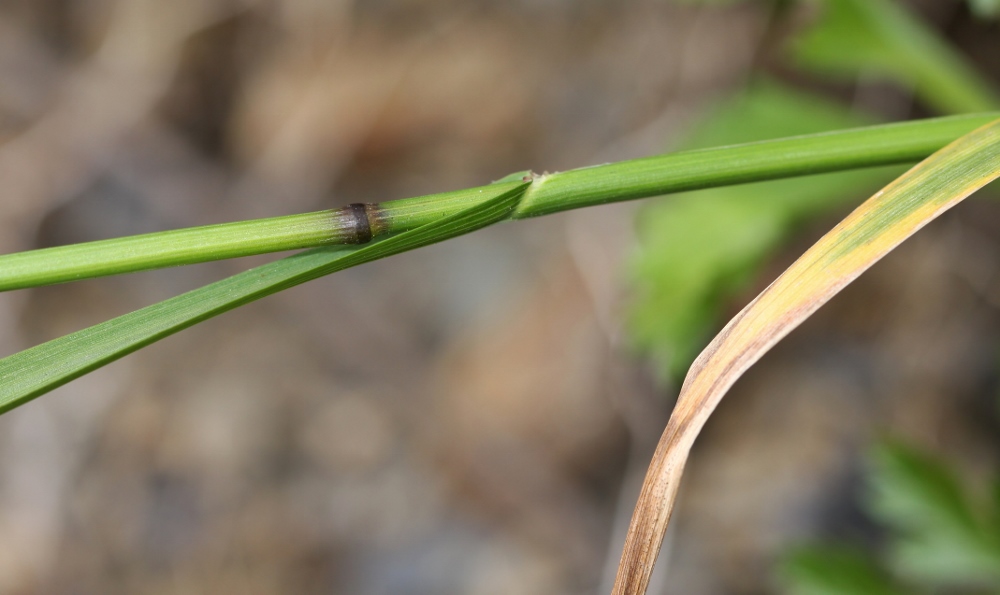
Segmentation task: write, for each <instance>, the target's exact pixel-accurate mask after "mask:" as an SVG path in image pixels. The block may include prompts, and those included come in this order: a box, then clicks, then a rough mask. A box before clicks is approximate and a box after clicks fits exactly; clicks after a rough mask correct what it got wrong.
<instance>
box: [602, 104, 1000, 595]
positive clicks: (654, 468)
mask: <svg viewBox="0 0 1000 595" xmlns="http://www.w3.org/2000/svg"><path fill="white" fill-rule="evenodd" d="M997 177H1000V121H996V122H993V123H991V124H987V125H986V126H983V127H982V128H979V129H977V130H975V131H973V132H971V133H969V134H968V135H966V136H964V137H962V138H960V139H958V140H957V141H955V142H953V143H952V144H950V145H948V146H946V147H945V148H943V149H941V150H940V151H938V152H937V153H934V154H933V155H931V156H930V157H928V158H927V159H926V160H924V161H923V162H921V163H920V164H918V165H917V166H915V167H914V168H912V169H911V170H909V171H908V172H906V173H905V174H903V175H902V176H900V177H899V178H898V179H896V180H895V181H894V182H892V183H891V184H889V185H888V186H887V187H886V188H884V189H883V190H881V191H880V192H878V193H877V194H875V196H873V197H872V198H870V199H868V200H867V201H866V202H865V203H864V204H862V205H861V206H860V207H858V208H857V209H856V210H855V211H854V212H853V213H851V214H850V215H849V216H848V217H847V218H845V219H844V220H843V221H842V222H841V223H840V224H838V225H837V226H836V227H834V228H833V229H832V230H831V231H830V232H829V233H827V234H826V235H825V236H824V237H823V238H821V239H820V240H819V241H818V242H817V243H816V244H815V245H813V246H812V247H811V248H810V249H809V250H808V251H806V253H805V254H803V255H802V257H800V258H799V259H798V260H797V261H796V262H795V263H794V264H792V266H791V267H789V268H788V270H786V271H785V272H784V273H783V274H782V275H781V276H780V277H778V279H777V280H775V281H774V283H772V284H771V285H770V286H769V287H768V288H767V289H765V290H764V291H763V292H762V293H761V294H760V295H759V296H757V298H756V299H754V300H753V301H752V302H750V304H748V305H747V306H746V307H745V308H744V309H743V310H742V311H741V312H740V313H739V314H738V315H737V316H736V317H735V318H733V319H732V320H731V321H730V322H729V324H727V325H726V327H725V328H724V329H723V330H722V332H720V333H719V334H718V335H717V336H716V338H715V339H714V340H713V341H712V342H711V343H710V344H709V345H708V347H706V348H705V350H704V351H703V352H702V353H701V355H699V356H698V358H697V359H696V360H695V362H694V363H693V364H692V366H691V368H690V370H689V371H688V375H687V378H686V379H685V381H684V385H683V386H682V388H681V393H680V396H679V397H678V400H677V405H676V407H675V408H674V412H673V414H672V415H671V418H670V421H669V422H668V423H667V428H666V429H665V430H664V433H663V436H662V437H661V439H660V443H659V445H658V446H657V449H656V452H655V454H654V455H653V461H652V463H651V464H650V467H649V471H648V472H647V474H646V479H645V482H644V484H643V488H642V491H641V493H640V495H639V501H638V503H637V504H636V510H635V513H634V515H633V517H632V523H631V525H630V527H629V532H628V536H627V538H626V541H625V549H624V551H623V553H622V559H621V562H620V564H619V567H618V577H617V579H616V581H615V587H614V589H613V591H612V593H613V595H639V594H641V593H645V590H646V586H647V584H648V582H649V576H650V574H651V572H652V569H653V564H654V562H655V559H656V555H657V553H658V552H659V548H660V544H661V542H662V540H663V535H664V533H665V532H666V528H667V523H668V522H669V519H670V514H671V511H672V509H673V505H674V500H675V498H676V495H677V489H678V486H679V482H680V478H681V475H682V473H683V470H684V464H685V462H686V461H687V456H688V452H689V451H690V449H691V446H692V444H693V443H694V440H695V438H696V437H697V435H698V433H699V432H700V431H701V428H702V426H704V424H705V421H706V420H707V419H708V416H709V415H711V413H712V411H713V410H714V409H715V407H716V406H717V405H718V403H719V401H720V400H721V399H722V397H723V396H724V395H725V393H726V391H728V390H729V388H730V387H731V386H732V385H733V383H734V382H736V380H737V379H738V378H739V377H740V376H741V375H742V374H743V372H745V371H746V369H747V368H749V367H750V366H751V365H753V363H755V362H756V361H757V360H758V359H760V357H761V356H762V355H763V354H764V353H766V352H767V351H768V350H769V349H770V348H771V347H772V346H773V345H774V344H775V343H777V342H778V341H779V340H781V339H782V338H783V337H784V336H785V335H787V334H788V333H789V332H791V331H792V329H794V328H795V327H797V326H798V325H799V324H801V322H802V321H803V320H805V319H806V318H808V317H809V316H810V315H811V314H812V313H813V312H815V311H816V310H817V309H818V308H819V307H820V306H822V305H823V304H825V303H826V302H827V301H829V300H830V298H832V297H833V296H834V295H836V294H837V292H839V291H840V290H841V289H843V288H844V286H846V285H847V284H848V283H850V282H851V281H853V280H854V279H856V278H857V277H858V276H859V275H860V274H861V273H863V272H864V271H865V270H867V269H868V268H869V267H871V266H872V265H873V264H874V263H875V262H877V261H878V260H879V259H881V258H882V257H883V256H885V255H886V254H887V253H888V252H889V251H891V250H892V249H893V248H895V247H896V246H898V245H899V244H900V243H901V242H902V241H903V240H905V239H906V238H908V237H909V236H911V235H913V234H914V233H915V232H916V231H918V230H919V229H920V228H921V227H923V226H924V225H926V224H927V223H928V222H930V221H931V220H933V219H934V218H935V217H937V216H938V215H940V214H941V213H942V212H944V211H945V210H947V209H949V208H951V207H952V206H954V205H955V204H957V203H958V202H959V201H961V200H962V199H964V198H966V197H967V196H969V195H970V194H972V193H973V192H975V191H976V190H978V189H979V188H982V187H983V186H985V185H986V184H988V183H989V182H991V181H992V180H994V179H996V178H997Z"/></svg>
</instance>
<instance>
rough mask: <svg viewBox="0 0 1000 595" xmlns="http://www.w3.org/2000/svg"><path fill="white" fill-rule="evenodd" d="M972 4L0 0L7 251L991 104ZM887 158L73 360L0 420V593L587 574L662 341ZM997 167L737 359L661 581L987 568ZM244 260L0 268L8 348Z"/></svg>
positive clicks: (561, 221)
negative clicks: (737, 377) (987, 184)
mask: <svg viewBox="0 0 1000 595" xmlns="http://www.w3.org/2000/svg"><path fill="white" fill-rule="evenodd" d="M998 16H1000V2H997V1H996V0H975V1H973V0H969V1H964V0H920V1H906V2H904V1H890V0H877V1H876V0H825V1H822V2H819V1H805V0H802V1H792V0H783V1H782V0H774V1H769V0H746V1H742V2H741V1H736V0H733V1H728V2H723V1H715V2H708V1H703V2H696V1H687V2H680V1H668V0H618V1H612V0H516V1H504V2H501V1H488V0H480V1H478V2H468V1H461V0H355V1H353V2H352V1H349V0H323V1H321V0H284V1H273V0H175V1H173V2H162V1H159V2H158V1H156V0H117V1H115V0H5V1H4V2H0V187H2V188H3V192H2V198H0V250H2V251H4V252H14V251H18V250H26V249H31V248H39V247H45V246H53V245H61V244H67V243H72V242H80V241H87V240H94V239H101V238H106V237H114V236H121V235H128V234H135V233H144V232H150V231H157V230H165V229H172V228H178V227H187V226H194V225H202V224H208V223H216V222H223V221H234V220H240V219H246V218H253V217H265V216H276V215H282V214H290V213H297V212H305V211H310V210H319V209H324V208H331V207H334V206H338V205H343V204H347V203H351V202H378V201H383V200H390V199H396V198H404V197H408V196H416V195H420V194H427V193H432V192H439V191H445V190H451V189H458V188H462V187H467V186H474V185H480V184H484V183H488V182H489V181H490V180H495V179H499V178H501V177H503V176H504V175H506V174H508V173H510V172H511V171H517V170H523V169H528V168H531V169H534V170H535V171H559V170H563V169H569V168H573V167H580V166H584V165H590V164H595V163H602V162H607V161H614V160H619V159H628V158H633V157H639V156H644V155H649V154H655V153H660V152H664V151H666V150H672V149H679V148H686V147H694V146H709V145H718V144H725V143H733V142H743V141H749V140H756V139H761V138H768V137H779V136H787V135H792V134H800V133H808V132H815V131H821V130H827V129H835V128H842V127H846V126H856V125H864V124H868V123H876V122H880V121H895V120H905V119H909V118H916V117H927V116H933V115H945V114H952V113H960V112H969V111H987V110H991V109H992V110H995V109H998V107H1000V92H998V88H1000V24H998ZM901 171H902V169H901V168H882V169H879V170H873V171H864V172H853V173H846V174H836V175H825V176H815V177H813V178H810V179H804V180H790V181H783V182H774V183H768V184H755V185H750V186H742V187H734V188H729V189H720V190H713V191H703V192H698V193H690V194H687V195H680V196H676V197H670V198H666V199H659V200H652V201H643V202H640V203H629V204H617V205H608V206H602V207H597V208H591V209H586V210H581V211H578V212H571V213H564V214H560V215H554V216H550V217H545V218H541V219H536V220H530V221H523V222H518V223H516V224H504V225H500V226H497V227H494V228H490V229H487V230H484V231H481V232H477V233H475V234H472V235H471V236H468V237H464V238H459V239H456V240H453V241H450V242H447V243H445V244H442V245H438V246H433V247H429V248H424V249H421V250H419V251H417V252H413V253H408V254H404V255H401V256H397V257H394V258H391V259H388V260H385V261H381V262H376V263H372V264H367V265H365V266H363V267H360V268H357V269H351V270H347V271H344V272H342V273H338V274H336V275H334V276H331V277H328V278H324V279H320V280H318V281H314V282H312V283H309V284H307V285H305V286H301V287H298V288H295V289H292V290H289V291H286V292H284V293H282V294H279V295H276V296H273V297H270V298H268V299H266V300H263V301H261V302H258V303H254V304H251V305H249V306H246V307H243V308H241V309H239V310H236V311H234V312H231V313H228V314H226V315H224V316H222V317H220V318H218V319H214V320H211V321H209V322H206V323H204V324H201V325H198V326H197V327H194V328H191V329H189V330H187V331H184V332H182V333H180V334H179V335H176V336H174V337H170V338H168V339H166V340H164V341H162V342H160V343H158V344H156V345H153V346H151V347H149V348H147V349H144V350H142V351H140V352H138V353H136V354H134V355H131V356H129V357H127V358H125V359H123V360H122V361H119V362H117V363H115V364H113V365H111V366H109V367H107V368H104V369H102V370H100V371H98V372H96V373H93V374H91V375H89V376H86V377H84V378H81V379H80V380H77V381H74V382H72V383H71V384H69V385H67V386H65V387H63V388H61V389H59V390H57V391H55V392H54V393H52V394H49V395H46V396H44V397H42V398H40V399H38V400H36V401H34V402H32V403H30V404H28V405H26V406H24V407H21V408H20V409H17V410H14V411H12V412H10V413H7V414H5V415H4V416H3V417H2V418H0V592H2V593H13V594H35V593H46V594H47V593H54V594H63V593H66V594H78V593H79V594H90V593H102V594H103V593H150V594H160V593H240V594H257V593H259V594H270V593H350V594H358V595H368V594H371V595H376V594H413V595H418V594H420V595H422V594H450V593H455V594H459V593H469V594H476V595H487V594H508V593H517V594H536V593H537V594H555V593H606V592H608V591H609V590H610V585H611V580H612V579H613V576H614V570H615V567H616V565H617V562H618V557H619V554H620V551H621V546H622V542H623V538H624V537H623V536H624V529H625V526H626V524H627V522H628V519H629V516H630V515H631V511H632V507H633V505H634V502H635V497H636V493H637V489H638V484H639V481H641V478H642V475H643V474H644V472H645V469H646V466H647V464H648V462H649V458H650V454H651V452H652V448H653V445H654V444H655V442H656V440H657V439H658V437H659V434H660V432H661V430H662V428H663V426H664V424H665V422H666V419H667V416H668V415H669V410H670V407H671V405H672V402H673V399H674V397H675V396H676V392H677V387H678V384H679V380H680V379H681V378H682V377H683V373H684V371H685V369H686V367H687V365H688V364H689V363H690V361H691V359H692V358H693V357H694V355H695V354H696V353H697V352H698V351H699V350H700V349H701V348H702V347H703V346H704V345H705V344H706V343H707V341H708V340H709V339H710V338H711V336H712V335H713V334H714V333H715V332H716V331H717V330H718V329H719V328H721V326H722V325H723V324H724V323H725V321H726V320H727V319H728V317H729V316H731V315H733V314H735V312H737V311H738V310H739V309H740V308H741V307H742V306H743V305H744V304H745V303H746V302H747V301H748V300H749V299H751V298H752V297H753V296H754V295H755V294H756V293H757V292H758V291H760V290H761V289H762V288H763V287H765V286H766V285H767V284H768V283H769V282H770V281H771V280H772V279H773V278H774V277H775V276H776V275H777V274H779V273H780V272H781V270H783V268H784V267H785V266H787V265H788V264H789V263H791V261H792V260H794V258H795V257H796V256H797V255H798V254H800V253H801V252H802V251H803V250H804V249H805V248H807V247H808V246H809V245H810V244H811V243H812V242H813V241H814V240H815V239H817V238H818V237H819V236H820V235H821V234H822V233H823V232H824V230H826V229H828V228H829V227H831V226H832V225H833V224H834V223H835V222H836V221H837V220H838V219H839V218H840V217H842V216H843V215H844V214H845V213H846V212H848V211H849V209H850V208H851V207H852V205H855V204H857V203H859V202H860V201H861V200H863V199H864V198H865V197H866V196H867V195H869V194H870V193H871V192H872V191H873V190H875V189H877V188H878V187H879V186H880V185H882V184H885V183H886V182H888V181H889V180H891V179H892V177H893V176H894V175H897V174H898V173H900V172H901ZM990 196H991V193H990V189H987V190H986V191H984V192H982V193H980V195H979V196H978V197H977V198H974V199H972V200H970V201H968V202H967V203H966V204H963V205H961V206H959V207H958V208H956V209H955V210H954V211H953V212H951V213H949V214H947V215H946V216H944V217H942V218H941V219H940V220H938V221H937V222H935V223H934V224H932V225H931V226H929V227H928V228H927V229H926V230H924V231H922V232H921V233H920V234H918V235H917V236H916V237H915V238H913V239H912V240H910V241H909V242H907V243H906V244H905V245H904V246H903V247H902V248H900V249H899V250H897V251H896V252H894V253H893V254H891V255H890V256H889V257H888V258H886V260H885V261H884V262H882V263H880V264H879V265H877V266H876V267H875V268H874V269H873V270H872V271H871V272H869V273H867V274H866V275H864V276H863V277H862V278H861V279H860V280H859V281H858V282H857V283H855V284H854V285H853V286H851V287H850V288H848V289H847V290H846V291H845V292H844V293H843V294H842V295H841V296H839V297H837V298H836V299H835V300H834V301H833V302H832V303H831V304H830V305H828V306H827V307H825V308H824V309H822V310H821V311H820V312H819V313H818V314H817V315H816V316H815V317H814V318H813V319H811V320H810V321H808V322H807V323H806V324H805V325H804V326H803V327H802V328H800V329H799V330H797V331H796V332H795V333H793V334H792V335H791V336H790V337H789V338H788V339H786V340H785V341H784V342H783V343H782V344H780V345H779V346H778V347H777V348H776V349H775V350H774V351H773V352H772V353H771V354H769V355H768V356H766V357H765V358H764V360H763V361H762V362H761V363H760V364H759V365H757V366H756V367H755V368H754V369H753V370H751V371H750V373H749V374H747V376H746V377H745V378H744V379H743V380H742V381H740V382H739V384H738V385H737V386H736V387H735V388H734V390H733V391H732V392H731V394H730V395H729V396H728V397H727V399H726V400H725V401H724V403H723V404H722V406H721V407H720V408H719V410H718V412H717V413H716V414H715V416H714V418H713V419H712V421H710V423H709V424H708V427H707V429H706V431H705V433H704V434H703V436H702V437H701V438H700V439H699V443H698V444H697V445H696V448H695V451H694V454H693V457H692V460H691V462H690V463H689V465H688V471H687V476H686V485H685V486H684V488H683V491H682V496H681V501H680V504H679V507H678V509H677V511H676V513H675V517H674V518H675V521H676V522H675V523H674V527H673V529H672V530H671V532H670V535H669V536H668V540H667V543H666V544H665V546H664V549H663V552H662V554H661V557H660V561H659V563H658V566H657V568H658V571H657V574H656V577H655V579H654V583H653V585H652V587H651V589H650V592H651V593H666V592H669V593H684V594H693V595H701V594H716V593H718V594H755V593H786V592H787V593H830V594H836V593H906V592H910V593H912V592H923V591H921V589H923V590H924V591H926V592H933V593H990V592H996V590H997V588H1000V583H998V582H997V581H998V580H1000V579H998V575H1000V520H998V519H1000V509H998V507H1000V498H997V497H992V496H990V495H989V494H990V493H991V492H990V486H991V485H993V484H994V483H996V479H995V478H996V476H997V472H998V470H1000V460H998V458H1000V457H998V455H1000V423H998V422H1000V409H998V403H1000V402H998V392H997V391H998V388H1000V358H998V355H1000V352H998V346H1000V342H998V337H1000V310H998V308H1000V243H998V240H997V238H998V237H1000V236H998V234H997V232H998V231H1000V204H998V202H997V201H996V198H995V197H996V196H997V191H996V188H995V185H994V189H993V191H992V196H993V197H994V198H991V197H990ZM272 258H273V257H254V258H248V259H241V260H237V261H231V262H219V263H212V264H205V265H198V266H193V267H185V268H181V269H170V270H163V271H157V272H149V273H142V274H136V275H129V276H123V277H117V278H109V279H101V280H94V281H86V282H81V283H76V284H70V285H61V286H54V287H48V288H40V289H35V290H29V291H19V292H14V293H6V294H0V329H2V332H0V349H2V353H3V354H4V355H6V354H10V353H13V352H15V351H17V350H20V349H23V348H26V347H29V346H31V345H35V344H37V343H40V342H42V341H45V340H48V339H51V338H55V337H57V336H60V335H63V334H65V333H68V332H71V331H74V330H77V329H80V328H83V327H86V326H88V325H91V324H94V323H97V322H100V321H103V320H106V319H108V318H111V317H113V316H116V315H119V314H123V313H125V312H128V311H131V310H134V309H137V308H140V307H142V306H145V305H148V304H151V303H155V302H156V301H159V300H162V299H165V298H167V297H170V296H173V295H177V294H178V293H181V292H183V291H185V290H188V289H192V288H195V287H198V286H200V285H203V284H205V283H208V282H211V281H213V280H216V279H220V278H223V277H225V276H227V275H230V274H234V273H236V272H238V271H241V270H244V269H246V268H248V267H250V266H253V265H255V264H260V263H263V262H266V261H268V260H270V259H272ZM887 437H889V439H890V440H891V441H889V442H887V441H886V438H887Z"/></svg>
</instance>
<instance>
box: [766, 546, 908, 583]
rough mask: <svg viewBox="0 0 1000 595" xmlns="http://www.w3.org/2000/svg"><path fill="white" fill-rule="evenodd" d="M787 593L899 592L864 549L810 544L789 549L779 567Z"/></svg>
mask: <svg viewBox="0 0 1000 595" xmlns="http://www.w3.org/2000/svg"><path fill="white" fill-rule="evenodd" d="M780 573H781V577H782V581H783V582H784V583H785V584H786V585H787V586H788V589H787V591H788V593H790V594H791V595H860V594H864V595H902V593H903V591H901V590H899V588H898V587H897V586H896V585H894V584H893V581H892V578H891V577H890V576H889V575H888V574H887V573H886V572H885V571H884V570H883V569H882V568H880V567H879V566H878V564H876V563H875V561H874V560H872V559H871V557H870V556H867V555H866V554H865V552H864V551H862V550H858V549H855V548H849V547H841V546H814V547H808V548H801V549H798V550H795V551H793V552H792V553H790V554H789V555H788V557H787V558H786V559H785V563H784V564H783V565H782V567H781V569H780Z"/></svg>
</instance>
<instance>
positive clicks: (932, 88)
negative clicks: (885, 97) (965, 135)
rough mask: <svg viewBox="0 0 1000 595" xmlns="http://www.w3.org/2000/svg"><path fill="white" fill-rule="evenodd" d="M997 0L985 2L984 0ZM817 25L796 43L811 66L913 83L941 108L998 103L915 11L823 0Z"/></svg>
mask: <svg viewBox="0 0 1000 595" xmlns="http://www.w3.org/2000/svg"><path fill="white" fill-rule="evenodd" d="M989 3H993V4H995V0H991V2H984V3H983V4H984V8H988V7H986V6H985V5H986V4H989ZM822 5H823V6H822V8H823V15H822V18H821V19H820V20H819V22H818V23H817V25H816V26H815V27H813V28H812V29H811V30H809V31H807V32H806V33H805V34H804V35H802V36H800V37H799V38H798V39H796V40H795V41H794V43H793V44H792V51H793V54H794V56H795V58H796V60H797V62H798V63H799V64H800V65H801V66H803V67H804V68H805V69H807V70H813V71H816V72H819V73H823V74H827V75H835V76H840V77H846V78H848V79H851V80H853V79H854V78H855V77H856V76H858V75H859V74H860V75H869V76H870V75H875V76H882V77H885V78H887V79H889V80H892V81H896V82H899V83H901V84H903V85H905V86H907V87H912V88H913V90H914V92H915V94H916V96H917V98H918V99H920V100H921V101H923V102H925V103H926V104H927V105H928V106H930V107H932V108H933V109H935V110H937V111H939V112H942V113H961V112H977V111H987V110H990V109H994V108H995V107H996V106H997V105H998V104H1000V95H998V94H997V91H996V89H994V88H993V87H992V86H991V85H989V84H988V83H986V81H984V80H983V78H982V77H980V76H979V75H978V74H977V73H976V72H975V70H974V69H973V68H972V67H971V66H970V65H969V64H968V63H967V62H966V61H965V60H964V59H963V57H962V56H961V55H959V54H958V53H957V52H956V51H955V50H954V49H953V48H952V47H951V46H949V45H948V44H947V42H945V41H944V40H942V39H941V38H940V37H939V36H937V35H936V34H935V33H934V32H933V31H931V30H930V29H929V28H928V27H926V26H925V25H924V24H923V23H922V22H920V21H919V20H918V19H917V18H916V17H915V16H914V15H913V14H912V13H911V12H909V11H906V10H904V9H902V8H901V7H900V6H898V5H896V4H894V3H893V2H891V1H890V0H823V2H822Z"/></svg>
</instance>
